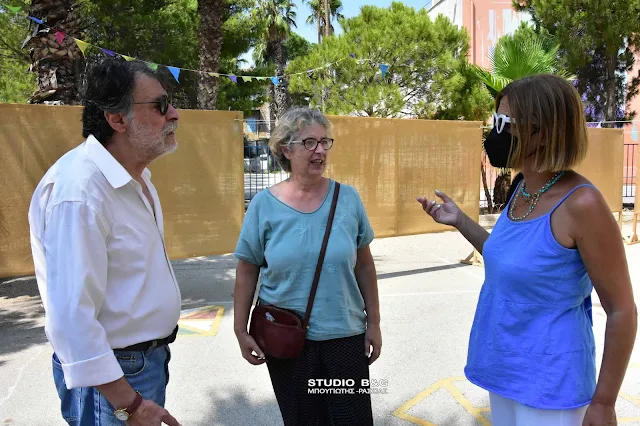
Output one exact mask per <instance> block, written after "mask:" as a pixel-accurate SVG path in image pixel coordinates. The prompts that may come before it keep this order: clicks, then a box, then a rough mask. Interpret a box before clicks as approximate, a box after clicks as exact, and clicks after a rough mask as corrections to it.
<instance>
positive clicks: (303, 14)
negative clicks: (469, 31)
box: [292, 0, 431, 43]
mask: <svg viewBox="0 0 640 426" xmlns="http://www.w3.org/2000/svg"><path fill="white" fill-rule="evenodd" d="M392 1H393V0H342V14H343V15H344V17H345V18H352V17H354V16H357V15H359V14H360V8H361V7H362V6H365V5H371V6H378V7H389V6H391V3H392ZM396 1H398V0H396ZM294 3H295V4H296V6H297V8H296V14H297V18H296V25H297V27H298V28H292V29H293V31H294V32H296V33H298V34H300V35H301V36H302V37H304V38H306V39H307V40H309V41H310V42H313V43H317V42H318V30H317V28H315V27H314V26H312V25H308V24H307V23H306V20H307V17H308V16H309V15H311V9H309V6H307V5H306V4H304V3H303V1H302V0H294ZM402 3H404V4H406V5H407V6H410V7H413V8H415V9H421V8H423V7H424V6H426V5H427V4H430V3H431V1H430V0H404V1H402ZM333 26H334V28H335V29H336V34H342V28H340V25H339V24H338V23H337V22H334V24H333Z"/></svg>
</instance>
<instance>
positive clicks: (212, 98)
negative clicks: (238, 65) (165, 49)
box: [198, 0, 227, 109]
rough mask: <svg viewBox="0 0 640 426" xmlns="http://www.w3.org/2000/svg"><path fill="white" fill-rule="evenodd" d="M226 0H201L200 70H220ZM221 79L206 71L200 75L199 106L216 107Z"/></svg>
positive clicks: (199, 7) (199, 4)
mask: <svg viewBox="0 0 640 426" xmlns="http://www.w3.org/2000/svg"><path fill="white" fill-rule="evenodd" d="M226 7H227V1H226V0H199V1H198V14H199V16H200V27H199V28H198V43H199V48H200V70H201V71H207V72H218V71H219V70H220V55H221V52H222V38H223V33H222V24H223V15H224V12H225V8H226ZM219 81H220V80H219V79H218V78H216V77H213V76H210V75H208V74H206V73H200V74H199V75H198V108H199V109H215V108H216V101H217V99H218V85H219Z"/></svg>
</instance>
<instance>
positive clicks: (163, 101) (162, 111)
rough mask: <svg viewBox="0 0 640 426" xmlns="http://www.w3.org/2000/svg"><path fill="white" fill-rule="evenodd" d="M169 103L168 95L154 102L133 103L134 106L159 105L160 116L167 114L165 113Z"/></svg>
mask: <svg viewBox="0 0 640 426" xmlns="http://www.w3.org/2000/svg"><path fill="white" fill-rule="evenodd" d="M170 103H171V99H169V96H168V95H162V97H160V98H158V99H157V100H155V101H149V102H134V105H141V104H158V105H160V114H162V115H165V114H166V113H167V111H168V110H169V104H170Z"/></svg>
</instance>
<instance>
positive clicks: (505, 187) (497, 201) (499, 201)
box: [493, 170, 511, 209]
mask: <svg viewBox="0 0 640 426" xmlns="http://www.w3.org/2000/svg"><path fill="white" fill-rule="evenodd" d="M509 186H511V172H509V171H508V170H507V171H505V172H504V173H502V174H501V175H498V177H496V183H495V185H494V186H493V205H494V207H496V208H497V209H502V208H503V207H504V206H505V205H506V204H507V201H508V200H507V192H509Z"/></svg>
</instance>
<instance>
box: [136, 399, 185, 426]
mask: <svg viewBox="0 0 640 426" xmlns="http://www.w3.org/2000/svg"><path fill="white" fill-rule="evenodd" d="M163 424H166V425H169V426H180V423H178V421H177V420H176V419H175V418H174V417H173V416H172V415H171V414H169V412H168V411H167V410H165V409H164V408H162V407H160V406H159V405H158V404H156V403H155V402H153V401H149V400H146V399H145V400H143V401H142V403H141V404H140V406H139V407H138V409H137V410H136V411H135V412H134V413H133V414H132V415H131V417H130V418H129V420H128V421H127V426H161V425H163Z"/></svg>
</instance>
